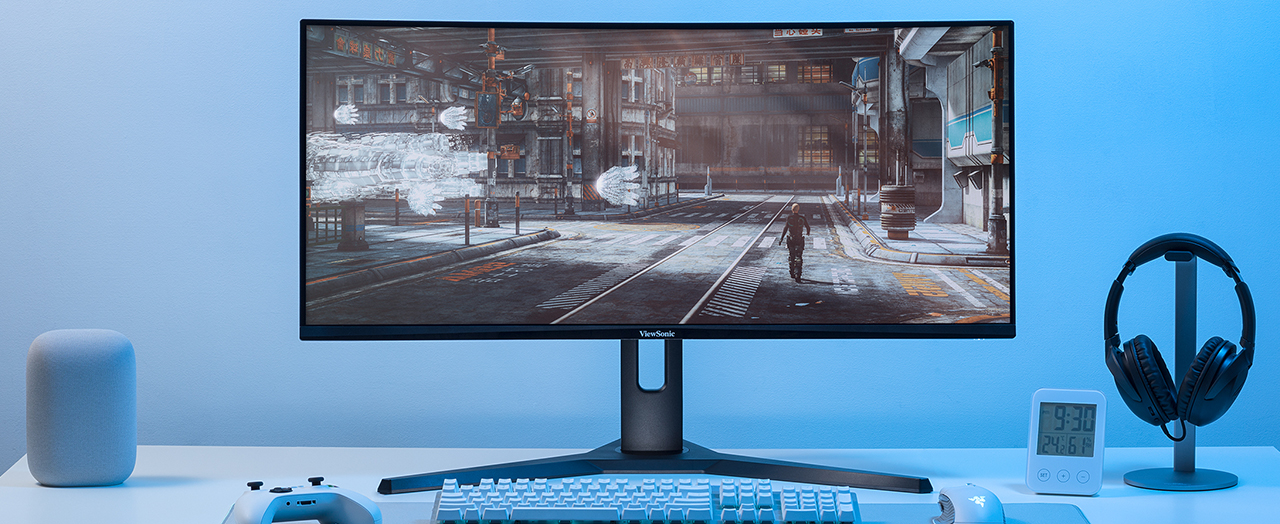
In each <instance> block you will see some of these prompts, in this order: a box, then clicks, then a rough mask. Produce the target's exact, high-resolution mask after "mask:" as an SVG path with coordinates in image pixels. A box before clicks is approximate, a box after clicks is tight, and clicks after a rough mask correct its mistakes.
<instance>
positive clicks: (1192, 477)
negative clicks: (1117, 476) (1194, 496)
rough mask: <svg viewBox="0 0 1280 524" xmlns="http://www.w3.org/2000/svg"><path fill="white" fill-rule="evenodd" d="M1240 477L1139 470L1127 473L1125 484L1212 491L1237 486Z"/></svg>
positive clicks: (1199, 471)
mask: <svg viewBox="0 0 1280 524" xmlns="http://www.w3.org/2000/svg"><path fill="white" fill-rule="evenodd" d="M1239 482H1240V479H1239V477H1236V476H1235V475H1233V474H1231V473H1227V472H1225V471H1217V470H1213V469H1196V470H1195V471H1190V472H1184V471H1174V470H1173V468H1152V469H1139V470H1134V471H1130V472H1128V473H1125V475H1124V483H1125V484H1128V485H1130V486H1134V487H1138V488H1143V489H1155V490H1160V491H1212V490H1215V489H1225V488H1230V487H1233V486H1235V485H1236V484H1238V483H1239Z"/></svg>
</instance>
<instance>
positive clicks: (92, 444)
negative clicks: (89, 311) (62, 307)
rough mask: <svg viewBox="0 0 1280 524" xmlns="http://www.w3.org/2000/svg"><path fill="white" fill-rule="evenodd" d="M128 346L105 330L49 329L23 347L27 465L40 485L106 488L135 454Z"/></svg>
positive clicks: (129, 468) (133, 369)
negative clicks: (25, 384) (29, 347)
mask: <svg viewBox="0 0 1280 524" xmlns="http://www.w3.org/2000/svg"><path fill="white" fill-rule="evenodd" d="M137 406H138V394H137V364H136V362H135V360H134V353H133V344H131V343H130V342H129V339H127V338H125V336H124V335H121V334H120V333H117V332H115V331H111V330H106V329H66V330H58V331H50V332H48V333H45V334H43V335H40V336H39V337H36V339H35V341H34V342H32V343H31V350H30V352H28V353H27V467H28V468H30V469H31V476H33V477H35V479H36V480H37V481H39V482H40V483H41V484H44V485H46V486H110V485H115V484H120V483H122V482H124V481H125V479H127V478H129V475H131V474H133V467H134V464H135V461H136V459H137V452H138V408H137Z"/></svg>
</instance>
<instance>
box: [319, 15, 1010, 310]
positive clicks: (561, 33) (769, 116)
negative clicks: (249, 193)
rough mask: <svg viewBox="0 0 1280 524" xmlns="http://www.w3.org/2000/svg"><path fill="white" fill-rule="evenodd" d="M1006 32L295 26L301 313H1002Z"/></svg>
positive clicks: (1006, 270)
mask: <svg viewBox="0 0 1280 524" xmlns="http://www.w3.org/2000/svg"><path fill="white" fill-rule="evenodd" d="M1009 32H1011V31H1010V30H1008V28H1004V27H1001V26H980V25H966V26H964V27H946V26H928V27H888V26H871V27H808V28H792V27H789V28H781V29H777V28H774V29H770V28H763V27H762V28H752V27H737V26H731V27H709V28H686V27H678V26H677V27H671V28H658V29H655V28H652V27H644V28H640V27H629V26H621V27H619V26H607V27H595V26H568V27H562V28H556V29H555V30H549V29H548V28H546V27H531V26H524V25H506V26H497V27H485V26H480V25H464V24H454V25H450V26H447V27H429V26H411V25H407V24H401V25H390V24H385V23H380V24H369V25H355V26H322V25H309V26H306V27H305V28H304V32H303V33H304V34H303V46H304V52H305V57H304V60H303V78H302V82H303V105H304V107H303V115H302V122H301V125H302V129H303V133H302V135H303V140H304V141H305V144H304V149H305V152H304V153H303V155H302V156H303V158H302V168H301V171H302V177H303V184H302V187H303V199H304V201H305V203H304V206H303V213H305V219H304V226H303V228H302V229H303V230H304V231H302V234H303V235H304V236H305V237H306V243H305V248H304V250H305V252H304V254H303V266H304V267H303V271H304V276H303V278H304V284H305V291H304V293H305V306H304V315H305V320H304V322H305V323H307V324H317V325H324V324H334V325H352V324H356V325H393V324H413V325H421V324H440V325H450V324H490V323H491V324H521V325H550V324H563V325H572V324H599V323H609V324H631V323H634V324H647V325H653V324H671V325H675V324H756V323H759V324H771V325H772V324H850V323H853V324H859V323H865V324H912V323H920V324H928V323H935V324H942V323H947V324H955V323H969V322H973V323H1000V322H1010V315H1011V304H1010V300H1011V299H1010V296H1011V294H1012V291H1011V289H1010V288H1011V281H1012V279H1011V275H1010V271H1011V264H1010V260H1011V255H1010V248H1011V246H1010V243H1009V240H1008V239H1009V238H1010V235H1009V232H1010V230H1011V228H1012V223H1011V219H1012V215H1011V213H1010V209H1011V207H1012V191H1011V190H1012V183H1011V182H1012V178H1013V176H1012V159H1013V152H1012V129H1011V125H1010V121H1011V120H1012V119H1011V111H1012V103H1011V99H1012V86H1011V85H1010V79H1011V78H1012V74H1011V72H1010V68H1009V65H1008V64H1009V63H1010V58H1011V53H1012V45H1011V43H1010V42H1009V40H1010V39H1011V38H1010V37H1009V35H1008V34H1007V33H1009ZM789 223H793V224H800V223H803V226H802V227H787V226H788V224H789Z"/></svg>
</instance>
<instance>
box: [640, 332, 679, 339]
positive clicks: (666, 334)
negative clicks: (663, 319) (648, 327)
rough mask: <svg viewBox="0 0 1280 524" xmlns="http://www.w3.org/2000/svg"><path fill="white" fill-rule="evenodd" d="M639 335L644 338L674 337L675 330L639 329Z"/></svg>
mask: <svg viewBox="0 0 1280 524" xmlns="http://www.w3.org/2000/svg"><path fill="white" fill-rule="evenodd" d="M640 336H642V337H644V338H675V336H676V332H675V331H644V330H641V331H640Z"/></svg>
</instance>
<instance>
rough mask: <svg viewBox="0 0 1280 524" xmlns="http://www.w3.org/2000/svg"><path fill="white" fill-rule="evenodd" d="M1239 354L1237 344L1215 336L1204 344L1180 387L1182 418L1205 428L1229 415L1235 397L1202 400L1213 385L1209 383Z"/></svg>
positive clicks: (1179, 409)
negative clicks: (1224, 365)
mask: <svg viewBox="0 0 1280 524" xmlns="http://www.w3.org/2000/svg"><path fill="white" fill-rule="evenodd" d="M1235 353H1236V345H1235V344H1232V343H1231V342H1230V341H1228V340H1224V339H1222V338H1221V337H1213V338H1211V339H1209V340H1208V341H1207V342H1205V343H1204V346H1203V347H1201V348H1200V352H1199V353H1196V359H1195V361H1194V362H1192V363H1191V367H1190V368H1189V369H1187V374H1186V376H1184V377H1183V378H1182V385H1180V386H1179V387H1178V417H1180V418H1181V419H1182V420H1185V421H1187V423H1188V424H1191V425H1194V426H1203V425H1205V424H1208V423H1210V422H1213V421H1215V420H1218V418H1220V417H1222V415H1223V414H1224V413H1226V411H1227V408H1228V407H1231V403H1232V402H1234V401H1235V394H1227V393H1226V392H1224V393H1223V394H1220V395H1219V397H1217V398H1215V399H1213V400H1205V399H1203V398H1201V397H1203V396H1204V395H1205V393H1206V392H1207V389H1208V387H1209V385H1210V384H1208V383H1207V382H1206V381H1211V380H1214V379H1215V378H1217V376H1218V375H1219V374H1220V373H1221V372H1222V369H1221V368H1222V363H1223V362H1224V361H1225V360H1227V358H1228V357H1230V356H1231V355H1234V354H1235ZM1226 397H1229V398H1226Z"/></svg>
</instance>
